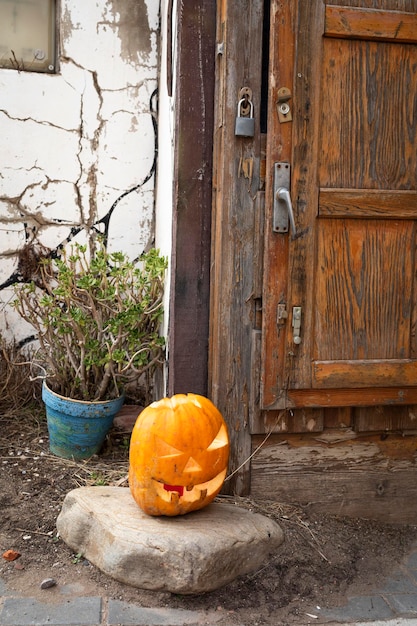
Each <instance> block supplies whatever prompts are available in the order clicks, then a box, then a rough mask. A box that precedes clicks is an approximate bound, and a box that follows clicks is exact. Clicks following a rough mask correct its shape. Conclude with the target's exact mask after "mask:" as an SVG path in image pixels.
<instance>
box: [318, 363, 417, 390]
mask: <svg viewBox="0 0 417 626" xmlns="http://www.w3.org/2000/svg"><path fill="white" fill-rule="evenodd" d="M312 372H313V373H312V379H313V388H319V389H323V388H330V389H331V388H333V389H335V388H340V387H342V386H343V385H345V386H346V385H352V387H370V386H371V385H373V386H375V387H386V386H387V385H389V384H392V385H395V386H399V385H402V386H404V387H413V386H415V385H416V381H417V361H412V360H411V359H408V360H407V359H390V360H386V359H369V360H366V361H360V360H355V361H352V360H345V361H336V360H334V361H313V363H312Z"/></svg>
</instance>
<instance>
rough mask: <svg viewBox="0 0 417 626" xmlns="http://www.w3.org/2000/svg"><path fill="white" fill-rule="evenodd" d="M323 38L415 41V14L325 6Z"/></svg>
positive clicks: (416, 16)
mask: <svg viewBox="0 0 417 626" xmlns="http://www.w3.org/2000/svg"><path fill="white" fill-rule="evenodd" d="M324 33H325V35H326V37H339V38H346V39H368V40H372V39H376V40H380V41H397V42H402V43H416V42H417V13H405V12H403V13H401V12H400V11H381V10H376V9H360V8H348V7H341V6H327V7H326V21H325V31H324Z"/></svg>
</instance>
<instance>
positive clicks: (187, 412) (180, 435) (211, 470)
mask: <svg viewBox="0 0 417 626" xmlns="http://www.w3.org/2000/svg"><path fill="white" fill-rule="evenodd" d="M228 460H229V437H228V433H227V427H226V424H225V422H224V420H223V417H222V415H221V413H220V412H219V411H218V410H217V409H216V407H215V406H214V404H212V402H210V400H208V399H207V398H205V397H204V396H199V395H196V394H191V393H190V394H177V395H175V396H172V398H164V399H162V400H159V401H158V402H154V403H153V404H151V405H149V406H148V407H147V408H146V409H144V410H143V411H142V413H141V414H140V415H139V417H138V419H137V421H136V424H135V426H134V428H133V431H132V437H131V440H130V456H129V487H130V490H131V493H132V495H133V497H134V499H135V500H136V502H137V504H138V505H139V506H140V508H141V509H142V510H143V511H144V512H145V513H147V514H148V515H169V516H173V515H183V514H185V513H189V512H190V511H195V510H197V509H201V508H203V507H205V506H207V505H208V504H210V502H212V500H213V499H214V498H215V497H216V495H217V494H218V493H219V491H220V489H221V487H222V484H223V481H224V479H225V476H226V472H227V464H228Z"/></svg>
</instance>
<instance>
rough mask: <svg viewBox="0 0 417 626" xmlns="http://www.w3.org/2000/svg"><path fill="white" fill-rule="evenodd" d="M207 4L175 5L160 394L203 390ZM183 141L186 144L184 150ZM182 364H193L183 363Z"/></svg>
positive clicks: (210, 38) (209, 120)
mask: <svg viewBox="0 0 417 626" xmlns="http://www.w3.org/2000/svg"><path fill="white" fill-rule="evenodd" d="M215 27H216V10H215V6H213V5H212V4H210V3H207V2H204V0H198V1H197V2H195V3H194V4H193V6H190V5H187V4H186V3H182V5H181V9H180V8H179V6H178V15H177V28H178V37H179V40H180V41H181V45H180V46H178V51H177V52H178V53H177V55H176V61H177V68H176V72H175V74H176V76H177V88H176V93H177V94H178V97H177V102H176V109H175V110H176V125H177V128H178V129H179V132H178V133H176V136H175V137H176V149H175V155H176V165H175V173H176V185H175V188H174V190H173V193H174V198H173V206H174V212H173V222H174V227H173V233H174V237H173V245H172V257H171V268H172V272H171V304H170V331H169V368H168V393H169V394H170V395H172V394H174V393H187V392H194V393H200V394H202V395H206V394H207V378H208V374H207V361H208V334H209V311H208V306H207V303H208V301H209V294H210V262H211V259H210V250H211V237H210V225H211V201H212V181H211V167H212V158H213V156H212V145H211V143H210V142H207V141H206V138H207V137H208V136H211V135H212V132H213V105H212V102H213V98H214V59H213V55H212V50H213V47H214V40H215ZM190 145H192V146H193V149H192V151H191V150H190ZM190 363H192V364H193V366H192V367H190Z"/></svg>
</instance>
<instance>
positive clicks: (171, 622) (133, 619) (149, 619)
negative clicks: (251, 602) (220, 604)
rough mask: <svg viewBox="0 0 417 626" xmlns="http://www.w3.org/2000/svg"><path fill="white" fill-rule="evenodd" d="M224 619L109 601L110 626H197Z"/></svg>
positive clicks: (207, 613)
mask: <svg viewBox="0 0 417 626" xmlns="http://www.w3.org/2000/svg"><path fill="white" fill-rule="evenodd" d="M221 618H222V615H219V613H218V612H217V614H215V613H214V611H212V612H210V613H209V612H206V611H189V610H185V609H166V608H158V609H154V608H152V609H149V608H144V607H141V606H135V605H133V604H129V603H127V602H122V601H121V600H109V614H108V618H107V621H108V624H109V626H119V625H120V624H123V626H188V625H190V626H194V625H195V624H204V625H205V626H206V625H207V626H208V625H209V624H215V623H216V622H217V621H219V620H220V619H221Z"/></svg>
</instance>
